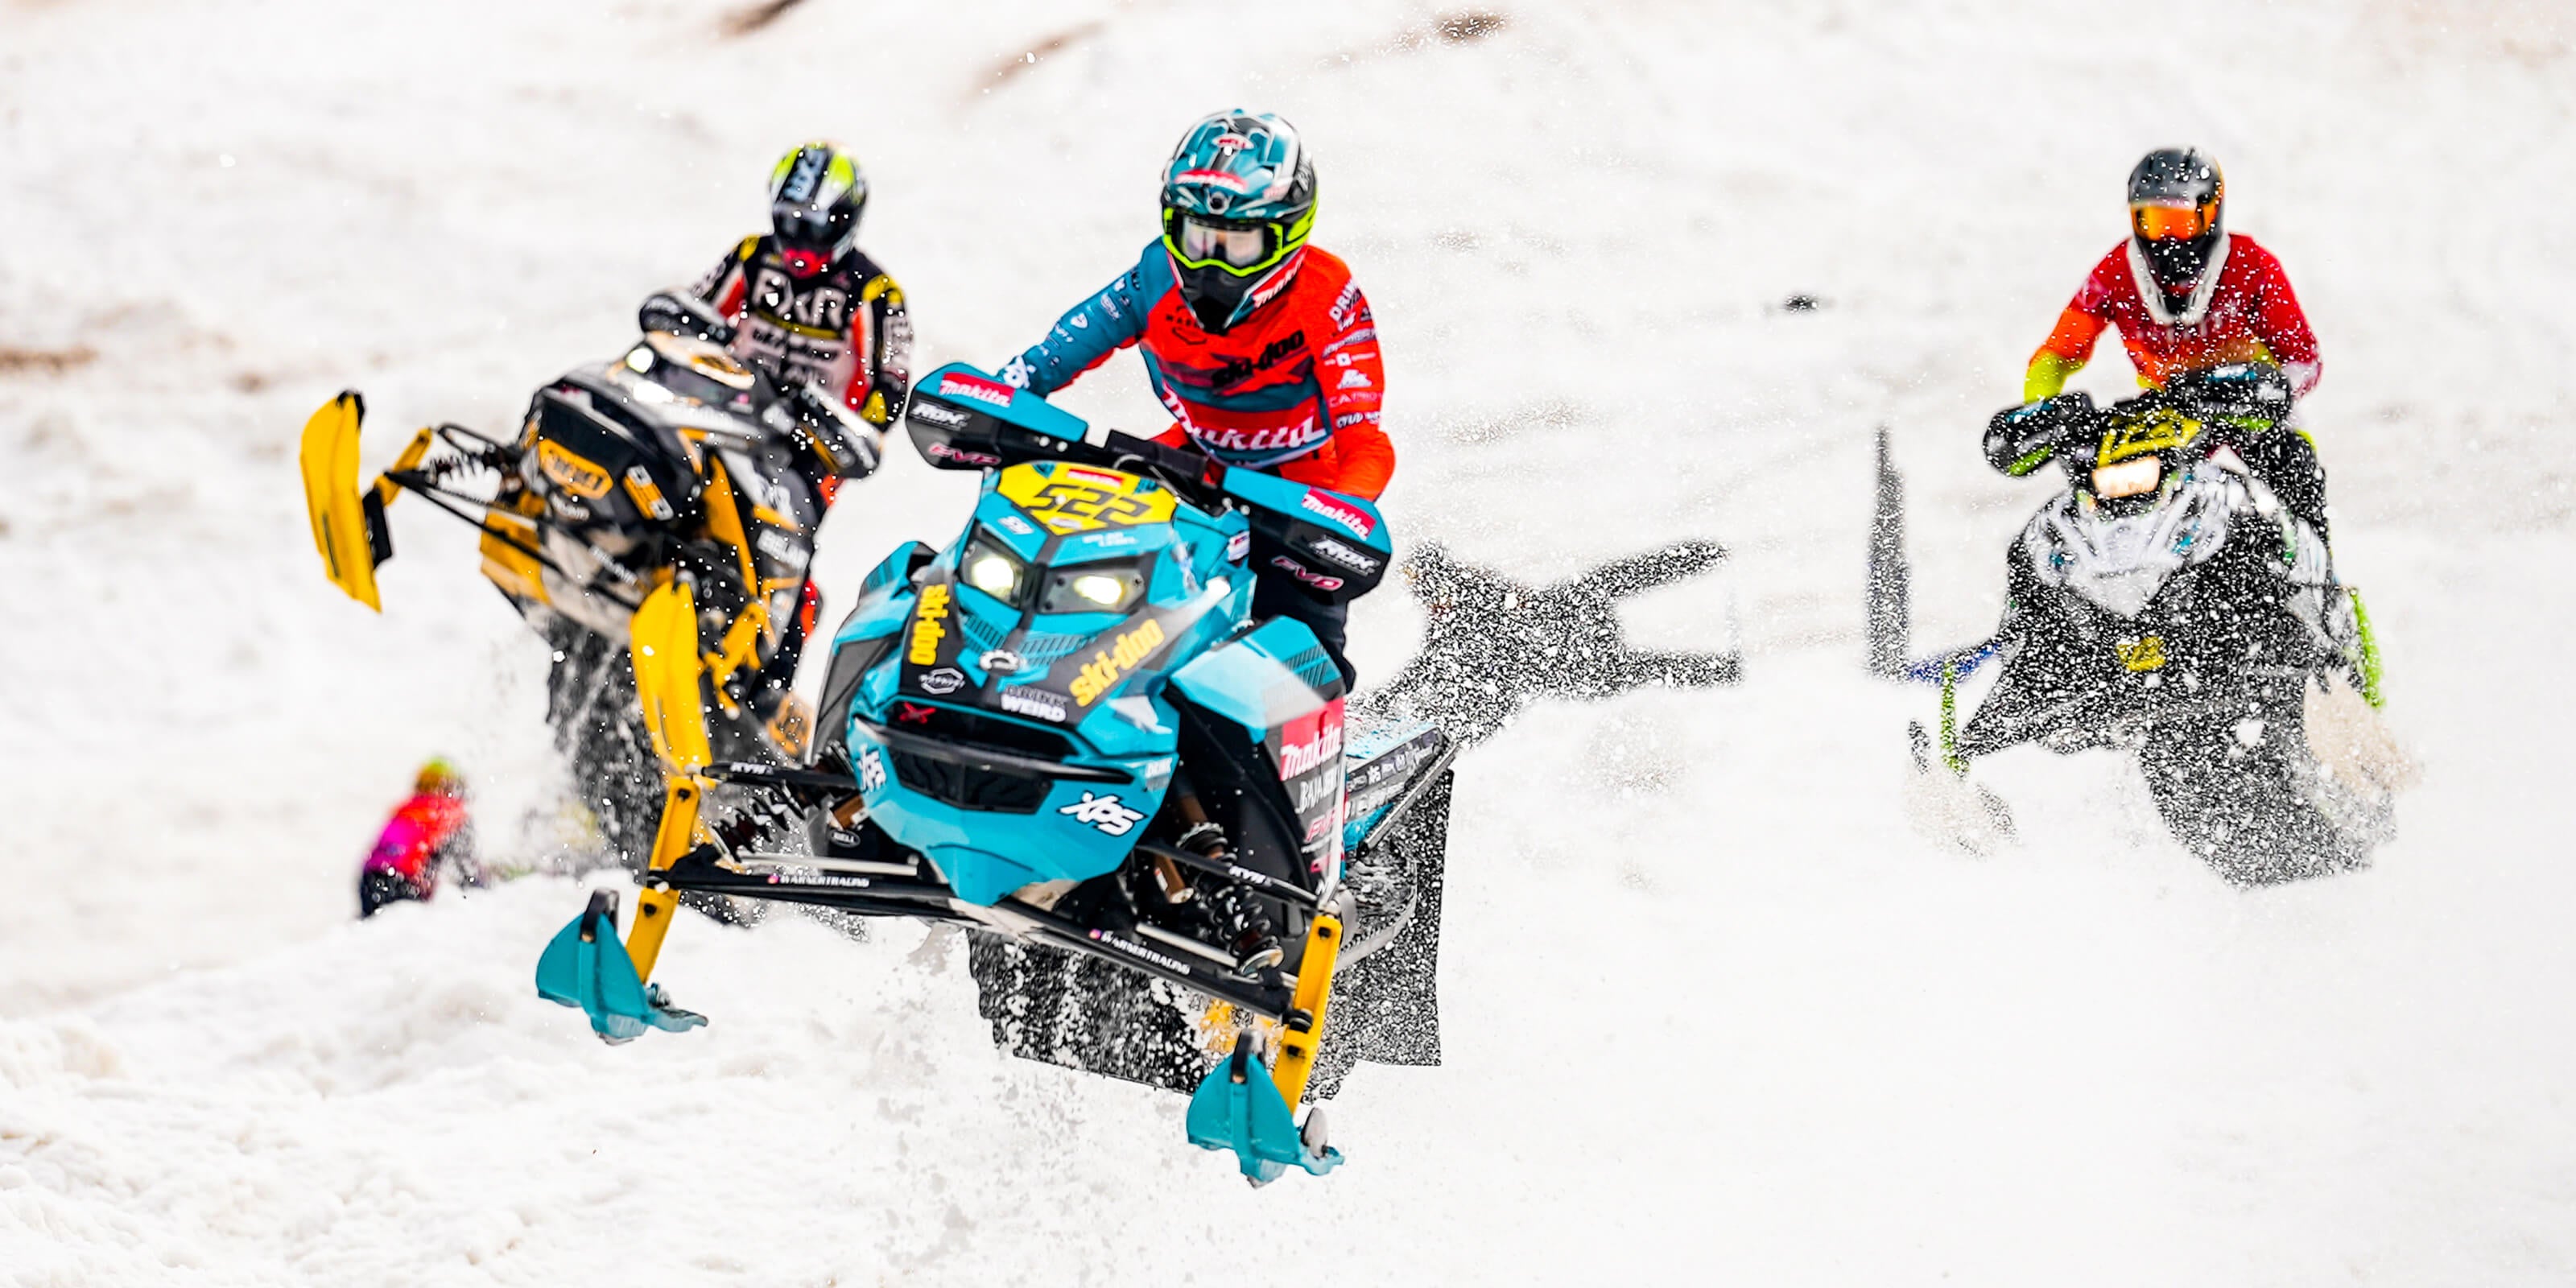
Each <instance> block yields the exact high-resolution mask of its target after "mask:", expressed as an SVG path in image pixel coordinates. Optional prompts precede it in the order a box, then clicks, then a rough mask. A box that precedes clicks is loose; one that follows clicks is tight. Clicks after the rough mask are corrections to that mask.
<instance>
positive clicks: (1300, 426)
mask: <svg viewBox="0 0 2576 1288" xmlns="http://www.w3.org/2000/svg"><path fill="white" fill-rule="evenodd" d="M1189 429H1190V437H1192V438H1195V439H1197V440H1199V441H1200V442H1201V443H1204V444H1206V445H1207V446H1209V447H1212V448H1214V449H1216V450H1217V451H1220V452H1284V451H1288V450H1290V449H1292V448H1299V447H1311V446H1313V445H1314V444H1317V443H1320V442H1322V441H1324V440H1325V439H1327V438H1330V437H1332V432H1331V431H1330V430H1327V429H1325V428H1324V427H1323V426H1321V425H1319V424H1317V423H1316V421H1315V418H1314V417H1312V416H1308V417H1307V418H1305V419H1304V420H1301V421H1298V422H1297V423H1296V424H1294V425H1287V426H1283V427H1281V428H1278V429H1209V428H1207V427H1206V426H1204V425H1191V426H1190V427H1189Z"/></svg>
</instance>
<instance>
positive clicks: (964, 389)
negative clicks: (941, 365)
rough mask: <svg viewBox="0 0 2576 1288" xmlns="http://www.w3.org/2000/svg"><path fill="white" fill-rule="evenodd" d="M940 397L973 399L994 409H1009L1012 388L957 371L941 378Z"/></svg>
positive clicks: (995, 381)
mask: <svg viewBox="0 0 2576 1288" xmlns="http://www.w3.org/2000/svg"><path fill="white" fill-rule="evenodd" d="M939 396H940V397H942V398H972V399H974V400H975V401H977V402H979V403H984V404H987V405H989V406H993V407H1008V406H1010V405H1011V387H1010V386H1009V385H1006V384H1003V383H1002V382H1001V381H998V380H986V379H985V378H983V377H982V376H970V375H966V374H964V373H963V372H956V371H952V372H949V373H948V374H947V375H945V376H942V377H940V378H939Z"/></svg>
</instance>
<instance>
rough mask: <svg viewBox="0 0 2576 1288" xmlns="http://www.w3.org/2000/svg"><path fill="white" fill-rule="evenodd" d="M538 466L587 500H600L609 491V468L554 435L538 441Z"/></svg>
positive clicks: (567, 489) (561, 485) (564, 487)
mask: <svg viewBox="0 0 2576 1288" xmlns="http://www.w3.org/2000/svg"><path fill="white" fill-rule="evenodd" d="M537 468H538V469H541V470H543V471H545V474H546V477H547V478H550V479H553V480H554V481H555V485H556V486H558V487H561V488H562V489H563V490H564V491H566V492H570V493H572V494H573V495H574V496H577V497H581V498H582V499H584V500H589V501H596V500H598V499H599V498H601V497H603V496H606V495H608V484H609V477H608V471H606V470H604V469H601V468H599V465H598V464H597V463H596V462H594V461H592V460H591V459H590V458H589V457H586V456H578V455H575V454H574V453H573V452H571V451H569V450H567V449H566V448H565V447H564V445H563V444H561V443H558V442H556V441H555V440H553V439H551V438H546V439H539V440H538V442H537Z"/></svg>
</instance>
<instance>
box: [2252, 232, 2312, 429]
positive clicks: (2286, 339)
mask: <svg viewBox="0 0 2576 1288" xmlns="http://www.w3.org/2000/svg"><path fill="white" fill-rule="evenodd" d="M2254 303H2255V307H2254V338H2256V339H2258V340H2261V341H2262V342H2263V347H2264V348H2266V349H2269V350H2271V352H2272V361H2273V362H2275V363H2277V364H2279V366H2280V368H2281V374H2282V375H2285V376H2288V377H2289V378H2290V388H2291V389H2293V390H2295V391H2296V392H2297V393H2298V395H2299V396H2300V397H2302V398H2305V397H2307V396H2308V392H2309V391H2310V390H2312V389H2315V388H2316V387H2317V381H2318V380H2320V379H2323V378H2324V376H2325V361H2324V359H2323V358H2321V357H2320V356H2318V353H2317V333H2316V332H2314V331H2312V330H2309V329H2308V315H2307V313H2306V312H2304V311H2302V310H2301V309H2300V308H2299V297H2298V295H2297V293H2296V292H2293V291H2292V290H2291V289H2290V276H2289V274H2287V273H2284V272H2282V271H2281V261H2279V260H2278V259H2275V258H2273V257H2272V256H2271V255H2269V254H2266V255H2264V256H2263V263H2262V271H2261V272H2260V273H2258V274H2257V275H2256V276H2255V279H2254Z"/></svg>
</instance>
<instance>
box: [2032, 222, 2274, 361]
mask: <svg viewBox="0 0 2576 1288" xmlns="http://www.w3.org/2000/svg"><path fill="white" fill-rule="evenodd" d="M2212 259H2213V260H2214V261H2215V262H2214V263H2212V265H2211V266H2210V271H2208V272H2205V273H2203V274H2201V284H2200V287H2199V289H2198V290H2195V291H2194V292H2192V295H2191V297H2190V298H2189V299H2188V300H2186V301H2185V302H2184V307H2183V308H2182V310H2181V311H2180V312H2176V311H2174V310H2173V309H2171V308H2169V307H2167V305H2166V302H2165V298H2164V295H2163V293H2162V292H2160V291H2158V290H2157V289H2156V287H2155V282H2154V279H2153V278H2150V277H2149V276H2148V275H2147V264H2146V257H2145V256H2144V255H2143V254H2141V253H2140V252H2139V251H2138V248H2137V245H2136V243H2135V242H2134V241H2132V240H2130V239H2128V238H2122V239H2121V241H2120V244H2119V245H2117V246H2114V247H2112V248H2111V253H2110V254H2108V255H2105V256H2103V257H2102V262H2101V263H2099V264H2096V265H2094V266H2093V274H2092V276H2090V277H2087V278H2086V279H2084V286H2083V289H2081V290H2078V291H2077V292H2076V293H2075V299H2074V300H2073V301H2072V302H2070V303H2069V304H2068V305H2067V306H2066V311H2065V312H2064V313H2061V314H2059V315H2058V318H2057V329H2056V330H2054V331H2051V332H2049V334H2048V339H2047V340H2046V341H2045V342H2043V343H2042V344H2041V345H2040V346H2039V351H2038V352H2037V353H2034V354H2032V355H2031V358H2030V369H2029V371H2028V373H2027V374H2025V375H2024V377H2023V379H2022V397H2023V398H2024V399H2026V400H2030V401H2036V400H2038V399H2041V398H2052V397H2055V396H2056V395H2057V394H2059V393H2060V392H2062V391H2064V390H2065V388H2066V378H2067V377H2068V376H2071V375H2074V374H2075V373H2076V372H2077V371H2079V370H2081V369H2082V368H2083V366H2084V364H2085V363H2087V362H2089V361H2091V360H2092V357H2093V344H2094V341H2095V340H2097V339H2099V338H2100V337H2101V334H2102V329H2103V328H2104V327H2118V328H2119V330H2120V343H2121V344H2122V346H2124V347H2125V348H2127V349H2128V351H2129V361H2130V362H2131V363H2133V364H2135V365H2136V367H2137V369H2138V382H2139V383H2140V384H2144V385H2151V386H2161V385H2162V384H2164V382H2165V381H2166V380H2168V379H2170V378H2171V377H2172V376H2174V375H2175V374H2176V373H2178V372H2184V371H2199V370H2203V369H2205V368H2209V367H2216V366H2223V365H2225V364H2227V363H2231V362H2254V361H2262V362H2270V363H2273V364H2276V365H2278V366H2279V367H2280V368H2281V370H2282V371H2283V372H2284V373H2285V374H2287V375H2288V376H2289V377H2290V383H2291V385H2292V386H2293V387H2294V388H2296V389H2297V390H2298V392H2299V393H2301V394H2302V395H2304V394H2306V393H2307V392H2308V391H2309V390H2311V389H2314V388H2316V386H2317V380H2318V378H2319V377H2320V376H2322V375H2323V374H2324V364H2323V362H2322V360H2321V359H2319V357H2318V356H2317V337H2316V333H2315V332H2314V331H2311V330H2309V329H2308V318H2307V314H2305V313H2303V312H2301V311H2300V309H2299V297H2298V296H2297V295H2296V294H2293V293H2292V292H2291V290H2290V279H2289V276H2288V275H2287V274H2285V273H2283V272H2282V271H2281V261H2279V260H2277V259H2274V258H2273V257H2272V252H2270V251H2267V250H2265V249H2263V248H2262V247H2261V246H2258V245H2256V244H2255V242H2254V239H2253V238H2251V237H2247V236H2244V235H2242V234H2237V233H2230V234H2227V235H2226V236H2224V237H2222V238H2221V239H2220V240H2219V243H2218V247H2217V249H2216V250H2215V251H2213V252H2212Z"/></svg>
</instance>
